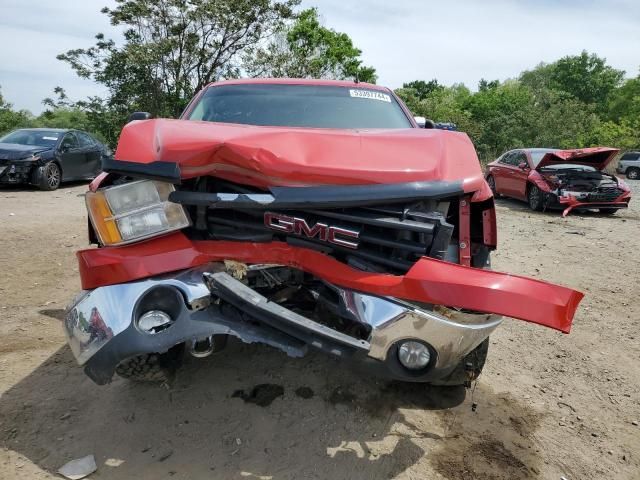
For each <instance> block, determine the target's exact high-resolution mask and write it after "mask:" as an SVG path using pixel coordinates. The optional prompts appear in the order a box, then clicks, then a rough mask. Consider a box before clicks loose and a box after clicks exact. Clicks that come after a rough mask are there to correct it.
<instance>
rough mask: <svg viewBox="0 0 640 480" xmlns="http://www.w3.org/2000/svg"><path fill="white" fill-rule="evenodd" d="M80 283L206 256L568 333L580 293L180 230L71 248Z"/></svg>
mask: <svg viewBox="0 0 640 480" xmlns="http://www.w3.org/2000/svg"><path fill="white" fill-rule="evenodd" d="M77 257H78V261H79V267H80V277H81V281H82V288H83V289H85V290H89V289H94V288H97V287H100V286H105V285H113V284H118V283H124V282H129V281H132V280H138V279H141V278H146V277H150V276H155V275H160V274H163V273H168V272H172V271H177V270H182V269H186V268H191V267H195V266H198V265H202V264H205V263H208V262H211V261H221V260H236V261H239V262H244V263H254V264H257V263H270V264H271V263H273V264H280V265H287V266H290V267H293V268H298V269H300V270H304V271H306V272H308V273H310V274H312V275H314V276H316V277H319V278H322V279H324V280H326V281H327V282H330V283H333V284H335V285H338V286H341V287H344V288H349V289H352V290H356V291H360V292H365V293H369V294H372V295H378V296H382V297H396V298H399V299H404V300H408V301H415V302H423V303H431V304H436V305H445V306H449V307H456V308H463V309H467V310H474V311H480V312H486V313H495V314H499V315H504V316H507V317H512V318H517V319H520V320H525V321H528V322H532V323H536V324H538V325H543V326H546V327H549V328H553V329H556V330H559V331H561V332H564V333H569V331H570V330H571V324H572V321H573V317H574V315H575V312H576V309H577V307H578V304H579V303H580V301H581V299H582V298H583V294H582V293H580V292H578V291H576V290H572V289H570V288H567V287H563V286H559V285H554V284H551V283H548V282H543V281H540V280H535V279H531V278H526V277H520V276H517V275H511V274H507V273H500V272H494V271H490V270H483V269H478V268H472V267H466V266H463V265H458V264H454V263H449V262H443V261H440V260H435V259H432V258H429V257H423V258H421V259H420V260H418V261H417V262H416V263H415V265H414V266H413V267H412V268H411V269H410V270H409V271H408V272H407V273H406V274H405V275H390V274H378V273H370V272H364V271H360V270H356V269H353V268H351V267H349V266H347V265H345V264H343V263H341V262H339V261H337V260H335V259H333V258H332V257H330V256H327V255H325V254H323V253H320V252H317V251H314V250H310V249H305V248H300V247H295V246H291V245H288V244H286V243H282V242H271V243H269V244H264V243H244V242H243V243H240V242H229V241H192V240H190V239H188V238H187V237H186V236H185V235H184V234H183V233H182V232H177V233H173V234H171V235H167V236H164V237H161V238H158V239H154V240H152V241H148V242H143V243H138V244H133V245H127V246H121V247H107V248H99V249H89V250H81V251H79V252H77Z"/></svg>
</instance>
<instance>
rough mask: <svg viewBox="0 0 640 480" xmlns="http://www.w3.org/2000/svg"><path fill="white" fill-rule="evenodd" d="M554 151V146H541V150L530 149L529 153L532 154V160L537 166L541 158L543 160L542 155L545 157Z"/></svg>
mask: <svg viewBox="0 0 640 480" xmlns="http://www.w3.org/2000/svg"><path fill="white" fill-rule="evenodd" d="M552 152H555V150H554V149H552V148H541V149H539V150H530V151H529V154H530V155H531V161H532V162H533V166H534V167H537V166H538V164H539V163H540V160H542V157H544V156H545V155H546V154H547V153H552Z"/></svg>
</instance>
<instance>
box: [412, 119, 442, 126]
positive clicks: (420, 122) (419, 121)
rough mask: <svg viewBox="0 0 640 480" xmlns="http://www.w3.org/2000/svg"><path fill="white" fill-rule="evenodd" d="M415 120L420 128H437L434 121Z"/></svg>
mask: <svg viewBox="0 0 640 480" xmlns="http://www.w3.org/2000/svg"><path fill="white" fill-rule="evenodd" d="M413 119H414V120H415V121H416V123H417V124H418V127H419V128H436V124H435V123H434V121H433V120H429V119H428V118H425V117H413Z"/></svg>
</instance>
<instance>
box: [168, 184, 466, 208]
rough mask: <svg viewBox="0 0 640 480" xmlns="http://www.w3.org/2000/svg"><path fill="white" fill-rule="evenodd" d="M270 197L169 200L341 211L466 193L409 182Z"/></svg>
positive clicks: (274, 190) (199, 195) (287, 190)
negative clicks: (342, 208)
mask: <svg viewBox="0 0 640 480" xmlns="http://www.w3.org/2000/svg"><path fill="white" fill-rule="evenodd" d="M270 191H271V195H269V194H268V193H259V194H243V193H226V192H224V193H223V192H220V193H204V192H186V191H177V192H173V193H171V195H170V197H169V200H171V201H172V202H174V203H181V204H183V205H202V206H206V207H210V208H234V209H272V208H273V209H297V208H341V207H361V206H367V205H379V204H381V203H386V204H389V203H396V202H410V201H419V200H427V199H430V200H439V199H442V198H447V197H452V196H459V195H462V194H463V193H464V190H463V188H462V182H409V183H386V184H375V185H329V186H319V187H271V189H270Z"/></svg>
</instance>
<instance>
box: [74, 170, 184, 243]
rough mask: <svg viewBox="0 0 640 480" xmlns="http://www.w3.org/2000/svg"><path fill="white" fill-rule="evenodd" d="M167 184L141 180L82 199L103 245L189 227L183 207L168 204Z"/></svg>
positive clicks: (103, 189) (140, 238)
mask: <svg viewBox="0 0 640 480" xmlns="http://www.w3.org/2000/svg"><path fill="white" fill-rule="evenodd" d="M174 190H175V188H174V187H173V185H172V184H170V183H165V182H156V181H151V180H140V181H136V182H131V183H125V184H122V185H114V186H112V187H106V188H101V189H99V190H97V191H95V192H88V193H87V194H86V196H85V199H86V203H87V210H88V211H89V218H90V219H91V224H92V225H93V228H94V229H95V231H96V234H97V235H98V238H99V239H100V242H101V243H102V244H104V245H122V244H126V243H131V242H136V241H139V240H144V239H146V238H150V237H155V236H158V235H162V234H165V233H168V232H173V231H175V230H180V229H181V228H185V227H188V226H189V218H188V217H187V214H186V212H185V211H184V208H183V207H182V206H181V205H178V204H177V203H172V202H170V201H169V194H170V193H171V192H173V191H174Z"/></svg>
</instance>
